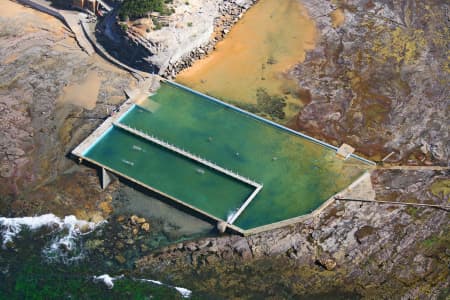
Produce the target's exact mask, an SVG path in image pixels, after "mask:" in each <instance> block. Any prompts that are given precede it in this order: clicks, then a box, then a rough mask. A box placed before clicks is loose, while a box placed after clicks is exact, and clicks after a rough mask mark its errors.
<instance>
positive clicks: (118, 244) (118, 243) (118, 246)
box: [114, 241, 125, 250]
mask: <svg viewBox="0 0 450 300" xmlns="http://www.w3.org/2000/svg"><path fill="white" fill-rule="evenodd" d="M114 246H115V248H116V249H119V250H121V249H123V248H124V247H125V245H124V244H123V243H122V242H120V241H117V242H116V243H115V244H114Z"/></svg>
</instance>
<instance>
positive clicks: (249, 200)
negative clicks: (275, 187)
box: [227, 185, 263, 224]
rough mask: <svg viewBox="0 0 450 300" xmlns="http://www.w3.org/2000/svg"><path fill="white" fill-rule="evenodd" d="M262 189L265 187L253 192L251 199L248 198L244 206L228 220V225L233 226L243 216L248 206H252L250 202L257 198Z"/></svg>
mask: <svg viewBox="0 0 450 300" xmlns="http://www.w3.org/2000/svg"><path fill="white" fill-rule="evenodd" d="M262 188H263V186H262V185H260V186H258V187H257V188H256V190H254V191H253V193H252V194H251V195H250V197H248V198H247V200H245V202H244V204H242V206H241V207H240V208H239V209H238V210H237V211H236V212H235V213H234V214H233V215H232V216H231V218H230V219H229V220H227V223H228V224H233V223H234V221H236V219H237V218H238V217H239V216H240V215H241V214H242V212H243V211H244V209H246V208H247V206H248V205H249V204H250V202H252V200H253V198H255V197H256V195H257V194H258V193H259V191H261V189H262Z"/></svg>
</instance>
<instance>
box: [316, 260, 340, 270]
mask: <svg viewBox="0 0 450 300" xmlns="http://www.w3.org/2000/svg"><path fill="white" fill-rule="evenodd" d="M316 262H317V264H318V265H320V266H321V267H323V268H325V269H326V270H328V271H332V270H334V269H335V268H336V261H334V260H333V259H331V258H329V257H320V258H319V259H318V260H317V261H316Z"/></svg>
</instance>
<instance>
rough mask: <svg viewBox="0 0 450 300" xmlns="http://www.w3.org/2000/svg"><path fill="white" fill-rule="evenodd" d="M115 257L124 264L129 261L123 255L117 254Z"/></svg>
mask: <svg viewBox="0 0 450 300" xmlns="http://www.w3.org/2000/svg"><path fill="white" fill-rule="evenodd" d="M114 258H115V260H116V261H117V262H118V263H119V264H124V263H125V262H126V261H127V260H126V258H125V257H123V256H122V255H116V256H114Z"/></svg>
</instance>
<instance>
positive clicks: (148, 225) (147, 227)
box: [141, 219, 150, 232]
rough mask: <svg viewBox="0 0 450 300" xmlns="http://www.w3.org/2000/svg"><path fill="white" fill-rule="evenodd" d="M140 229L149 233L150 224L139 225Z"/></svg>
mask: <svg viewBox="0 0 450 300" xmlns="http://www.w3.org/2000/svg"><path fill="white" fill-rule="evenodd" d="M144 220H145V219H144ZM141 229H142V230H144V231H145V232H149V231H150V224H149V223H143V224H142V225H141Z"/></svg>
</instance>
